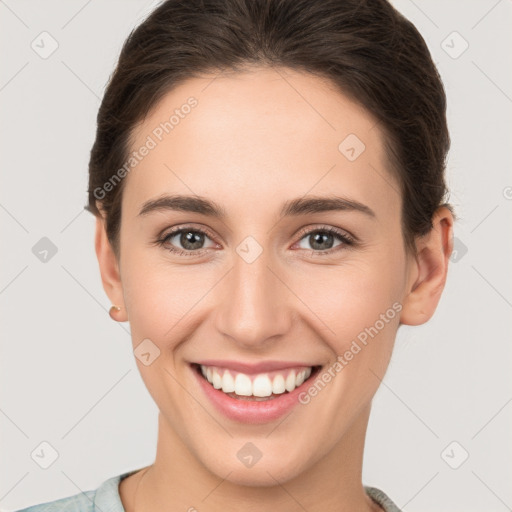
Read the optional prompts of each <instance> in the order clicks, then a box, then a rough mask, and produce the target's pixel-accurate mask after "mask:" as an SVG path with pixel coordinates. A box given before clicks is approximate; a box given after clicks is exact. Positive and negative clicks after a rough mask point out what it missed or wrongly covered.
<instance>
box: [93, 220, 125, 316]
mask: <svg viewBox="0 0 512 512" xmlns="http://www.w3.org/2000/svg"><path fill="white" fill-rule="evenodd" d="M94 246H95V249H96V256H97V257H98V263H99V266H100V274H101V282H102V283H103V289H104V290H105V293H106V294H107V296H108V298H109V299H110V302H111V303H112V305H116V306H120V307H121V311H119V312H117V313H116V320H117V321H119V322H126V321H127V320H128V315H127V312H126V307H125V304H124V296H123V286H122V284H121V274H120V272H119V262H118V261H117V257H116V255H115V253H114V250H113V248H112V245H111V244H110V241H109V240H108V237H107V232H106V229H105V221H104V218H103V217H101V216H97V217H96V235H95V240H94Z"/></svg>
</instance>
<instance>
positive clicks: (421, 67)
mask: <svg viewBox="0 0 512 512" xmlns="http://www.w3.org/2000/svg"><path fill="white" fill-rule="evenodd" d="M249 64H255V65H266V66H285V67H289V68H293V69H297V70H302V71H304V72H308V73H312V74H316V75H318V76H321V77H324V78H327V79H329V80H330V81H331V82H332V83H334V84H335V85H336V86H337V87H339V90H340V91H341V92H342V93H344V94H345V95H347V96H349V97H350V98H351V99H353V100H354V101H356V102H358V103H359V104H360V105H362V106H363V107H365V108H366V109H367V110H368V111H369V112H370V113H371V114H372V115H373V116H374V117H375V118H376V119H377V120H378V121H379V125H380V127H381V129H382V131H383V133H384V135H385V140H386V146H387V151H388V155H389V161H390V162H391V164H392V165H391V168H392V172H394V174H395V176H396V177H397V178H398V182H399V183H400V186H401V194H402V202H403V207H402V229H403V234H404V241H405V243H406V246H407V247H408V248H409V249H414V247H415V245H414V240H415V237H416V236H421V235H424V234H426V233H428V232H429V231H430V229H431V228H432V216H433V214H434V211H435V210H436V209H437V208H438V207H439V206H441V205H442V204H443V201H444V200H445V196H446V194H447V189H446V184H445V179H444V170H445V159H446V156H447V152H448V150H449V146H450V138H449V134H448V128H447V123H446V96H445V92H444V88H443V84H442V81H441V79H440V77H439V74H438V71H437V69H436V67H435V65H434V63H433V61H432V58H431V56H430V53H429V51H428V48H427V45H426V43H425V41H424V40H423V38H422V36H421V35H420V33H419V32H418V31H417V29H416V28H415V27H414V25H413V24H412V23H411V22H410V21H408V20H407V19H406V18H404V17H403V16H402V15H401V14H400V13H399V12H398V11H396V10H395V9H394V8H393V7H392V6H391V5H390V4H389V3H388V2H387V1H386V0H187V1H186V2H183V1H180V0H166V1H164V2H163V3H162V4H160V5H159V6H158V7H157V8H156V9H155V10H154V11H153V12H152V13H151V14H150V15H149V16H148V17H147V18H146V19H145V21H143V22H142V23H141V24H140V25H139V26H138V27H137V28H136V29H134V30H133V31H132V32H131V33H130V35H129V36H128V38H127V40H126V41H125V43H124V45H123V48H122V50H121V54H120V57H119V61H118V64H117V67H116V69H115V71H114V73H113V75H112V76H111V78H110V81H109V83H108V86H107V89H106V91H105V95H104V97H103V101H102V103H101V106H100V109H99V112H98V117H97V132H96V140H95V142H94V145H93V147H92V150H91V155H90V162H89V189H88V193H89V202H88V206H86V208H87V209H88V210H89V211H91V212H92V213H94V214H95V215H99V214H100V210H101V211H102V212H103V213H104V215H105V216H106V231H107V236H108V238H109V240H110V242H111V244H112V247H113V248H114V250H115V251H116V254H118V255H119V229H120V220H121V199H122V191H123V183H124V181H125V180H120V183H119V184H118V185H117V186H113V187H109V189H111V190H109V191H108V193H105V191H106V187H104V185H105V184H106V183H108V182H109V180H112V177H113V176H114V175H115V173H116V171H118V170H119V169H120V168H122V167H123V165H125V162H126V161H127V158H128V155H129V151H130V144H131V134H132V132H133V128H134V127H135V125H136V124H137V123H139V122H141V121H143V120H144V118H145V116H146V115H147V114H148V112H149V111H150V109H152V108H153V107H154V106H155V105H156V104H157V102H158V101H159V100H160V99H161V98H162V97H163V96H164V95H165V94H166V93H167V92H169V91H170V90H171V89H172V88H173V87H175V86H176V85H177V84H179V83H181V82H183V81H185V80H187V79H190V78H193V77H195V76H200V74H201V73H208V72H215V71H222V70H234V71H236V70H238V69H240V68H241V67H242V66H243V65H249ZM340 142H341V141H340ZM98 190H101V191H102V194H101V196H100V197H98V196H99V194H98ZM97 201H98V205H99V207H100V210H99V209H98V208H97V204H96V202H97ZM447 206H448V207H449V205H447Z"/></svg>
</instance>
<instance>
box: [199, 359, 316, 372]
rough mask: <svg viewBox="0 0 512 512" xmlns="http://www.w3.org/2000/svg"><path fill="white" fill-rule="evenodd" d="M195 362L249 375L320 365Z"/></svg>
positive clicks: (215, 360)
mask: <svg viewBox="0 0 512 512" xmlns="http://www.w3.org/2000/svg"><path fill="white" fill-rule="evenodd" d="M195 364H199V365H202V366H217V367H219V368H225V369H228V370H233V371H236V372H239V373H245V374H249V375H250V374H255V373H264V372H272V371H275V370H286V369H288V368H290V369H291V368H301V367H304V368H311V367H314V366H318V365H314V364H310V363H303V362H298V361H261V362H259V363H243V362H240V361H229V360H224V359H223V360H220V359H207V360H203V361H197V362H196V363H195Z"/></svg>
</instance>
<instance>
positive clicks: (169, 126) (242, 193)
mask: <svg viewBox="0 0 512 512" xmlns="http://www.w3.org/2000/svg"><path fill="white" fill-rule="evenodd" d="M191 105H193V106H191ZM133 135H134V136H133V144H132V150H134V151H138V150H139V149H140V148H141V147H142V146H144V145H148V141H151V142H150V143H149V145H150V146H151V149H150V150H149V151H146V152H145V153H146V155H145V156H144V157H143V158H142V159H141V160H140V162H139V163H138V164H137V166H136V168H135V170H134V171H132V172H130V173H129V175H128V176H127V180H128V183H127V184H126V185H127V186H126V188H125V195H126V197H125V198H123V202H125V201H126V202H127V203H128V204H129V205H132V206H135V205H136V204H139V205H140V203H141V202H143V201H145V200H147V199H148V198H150V197H154V196H156V195H159V194H162V193H164V192H169V191H172V192H173V193H187V194H191V193H192V194H198V195H202V196H203V195H204V196H208V195H210V196H215V198H216V199H218V200H219V201H220V202H222V201H224V200H226V201H228V200H229V201H231V202H232V203H233V205H234V204H235V202H236V200H237V198H239V204H238V206H239V207H240V208H242V207H243V205H245V207H246V208H247V207H248V206H249V203H248V201H249V202H252V203H254V206H257V205H258V204H259V207H260V208H261V206H262V205H261V199H262V198H265V200H266V201H267V200H269V201H270V199H271V198H272V197H276V201H277V198H279V205H280V204H281V202H282V201H281V198H282V196H283V195H286V196H289V197H296V196H303V195H305V194H308V193H313V194H315V195H320V194H322V193H323V194H329V193H332V192H333V191H334V190H336V191H337V192H339V193H340V194H341V193H344V194H345V195H350V196H359V199H361V198H363V197H364V198H365V201H366V202H372V203H374V205H375V206H376V208H377V210H378V209H379V207H380V208H385V207H386V206H387V207H389V206H390V205H391V206H392V205H395V206H396V202H397V201H396V199H397V198H396V194H397V189H398V186H397V185H396V184H395V183H394V178H393V177H392V176H391V175H390V173H389V170H388V169H387V163H386V162H387V158H386V154H385V150H384V144H383V142H384V141H383V135H382V133H381V131H380V129H379V126H378V124H377V122H376V120H375V119H374V118H373V116H372V115H371V114H370V113H369V112H368V111H366V110H365V109H364V108H362V107H361V106H360V105H358V104H357V103H355V102H353V101H352V100H350V99H349V98H348V97H347V96H345V95H344V94H343V93H342V92H340V91H339V90H338V89H337V88H336V87H335V86H334V85H333V84H332V83H330V82H328V81H327V80H325V79H322V78H319V77H316V76H314V75H311V74H308V73H302V72H299V71H295V70H290V69H288V68H278V69H271V68H252V69H248V70H246V71H244V72H231V73H221V74H218V75H207V76H205V77H202V78H193V79H189V80H187V81H185V82H183V83H181V84H180V85H178V86H177V87H175V88H174V89H173V90H172V91H170V92H169V93H167V94H166V95H165V96H164V97H163V99H162V100H161V101H160V102H159V103H158V104H157V105H156V106H155V107H154V108H153V109H152V110H151V112H150V114H149V115H148V116H147V117H146V119H145V120H144V121H143V122H142V123H141V124H140V125H139V126H137V128H136V129H135V130H134V134H133ZM388 189H389V190H388ZM383 190H384V191H385V192H386V194H387V195H388V196H394V197H392V201H391V203H390V202H389V201H387V202H386V201H385V196H386V194H384V197H383V194H382V192H383ZM387 203H390V204H387ZM267 206H268V207H270V203H267Z"/></svg>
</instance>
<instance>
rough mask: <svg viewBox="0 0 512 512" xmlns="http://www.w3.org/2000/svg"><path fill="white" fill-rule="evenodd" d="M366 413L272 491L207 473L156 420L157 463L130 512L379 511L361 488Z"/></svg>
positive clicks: (162, 421) (160, 419) (163, 421)
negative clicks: (232, 511)
mask: <svg viewBox="0 0 512 512" xmlns="http://www.w3.org/2000/svg"><path fill="white" fill-rule="evenodd" d="M369 414H370V408H369V407H368V408H367V409H365V410H364V411H362V413H361V414H360V415H359V416H358V417H357V418H356V420H355V421H354V422H353V424H352V425H351V426H350V427H349V429H348V430H347V432H345V434H344V435H343V436H342V438H341V439H340V440H339V442H338V443H337V444H336V445H335V446H334V447H333V448H332V449H331V450H330V451H329V452H328V453H325V454H319V458H318V460H317V461H316V462H314V463H313V464H312V465H311V466H310V467H309V469H308V470H307V471H305V472H302V473H301V474H299V475H297V476H296V477H293V478H291V479H289V480H287V481H278V480H277V479H275V485H270V486H246V485H239V484H237V483H233V482H231V481H230V480H229V474H228V475H227V476H226V477H225V478H220V477H218V476H216V475H214V474H213V473H212V472H210V471H209V470H208V469H207V468H206V467H205V466H203V465H202V464H201V463H200V462H199V461H198V459H197V457H195V456H194V454H193V453H192V452H191V451H190V450H189V449H188V448H187V447H186V446H185V445H184V444H183V442H182V441H181V439H180V438H179V437H178V436H177V434H176V433H175V432H174V430H173V429H172V428H171V426H170V425H169V423H168V422H167V420H166V418H165V417H164V416H163V415H162V414H161V413H160V414H159V417H158V444H157V454H156V458H155V462H154V464H153V465H152V466H150V467H149V469H148V470H147V471H146V472H145V474H144V475H142V476H143V479H141V480H139V483H140V485H139V488H138V489H137V493H136V494H137V496H136V501H135V503H133V505H134V507H133V512H141V510H159V509H162V510H163V507H164V506H165V507H167V509H172V510H190V511H191V512H192V511H194V510H201V511H205V512H206V511H208V512H220V511H224V510H229V509H230V508H232V504H233V503H237V506H240V507H243V508H244V510H247V511H248V512H251V511H252V510H254V511H256V510H258V511H259V510H273V511H276V512H292V511H294V512H295V511H296V510H297V509H298V507H299V508H302V509H305V510H308V512H317V511H322V512H331V511H332V512H348V511H353V510H359V511H364V512H371V511H372V512H375V511H380V510H382V509H381V508H380V507H379V506H378V505H377V504H376V503H374V502H373V501H372V500H371V499H370V498H369V497H368V496H367V495H366V493H365V491H364V488H363V485H362V479H361V478H362V463H363V448H364V440H365V435H366V427H367V424H368V419H369ZM127 510H128V509H127Z"/></svg>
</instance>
